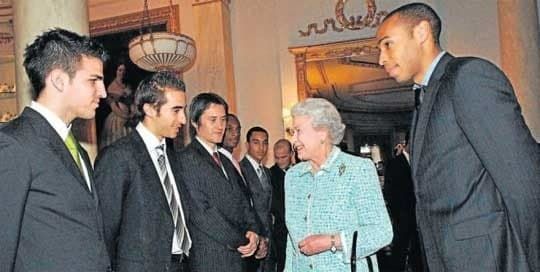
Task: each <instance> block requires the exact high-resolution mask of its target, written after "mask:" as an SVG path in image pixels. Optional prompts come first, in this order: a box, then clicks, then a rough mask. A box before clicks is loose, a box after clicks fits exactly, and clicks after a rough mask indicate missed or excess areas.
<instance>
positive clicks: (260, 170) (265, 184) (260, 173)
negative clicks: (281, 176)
mask: <svg viewBox="0 0 540 272" xmlns="http://www.w3.org/2000/svg"><path fill="white" fill-rule="evenodd" d="M257 176H259V180H260V181H261V185H262V187H263V189H264V190H269V189H270V182H269V181H268V176H267V175H266V173H265V171H264V168H263V166H262V165H259V167H258V168H257Z"/></svg>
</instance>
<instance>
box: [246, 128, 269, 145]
mask: <svg viewBox="0 0 540 272" xmlns="http://www.w3.org/2000/svg"><path fill="white" fill-rule="evenodd" d="M254 132H263V133H264V134H266V138H268V131H266V129H264V128H262V127H252V128H250V129H249V130H248V132H247V134H246V141H247V142H249V140H251V135H253V133H254Z"/></svg>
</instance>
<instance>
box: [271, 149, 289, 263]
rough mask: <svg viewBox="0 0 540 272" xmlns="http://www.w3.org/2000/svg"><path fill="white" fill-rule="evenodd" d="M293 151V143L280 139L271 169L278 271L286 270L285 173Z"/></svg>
mask: <svg viewBox="0 0 540 272" xmlns="http://www.w3.org/2000/svg"><path fill="white" fill-rule="evenodd" d="M293 156H294V154H293V150H292V145H291V142H289V141H288V140H287V139H279V140H278V141H277V142H276V143H275V144H274V162H275V164H274V165H273V166H272V167H270V176H271V180H272V207H271V209H270V212H271V213H272V216H273V219H274V220H273V221H274V227H273V229H272V241H273V242H274V247H273V251H272V252H273V253H275V254H276V255H275V256H276V257H275V258H276V263H277V271H278V272H281V271H283V269H284V268H285V255H286V254H285V251H286V250H285V249H286V246H287V234H288V231H287V226H286V225H285V190H284V181H285V172H286V171H287V169H289V167H291V166H292V159H293Z"/></svg>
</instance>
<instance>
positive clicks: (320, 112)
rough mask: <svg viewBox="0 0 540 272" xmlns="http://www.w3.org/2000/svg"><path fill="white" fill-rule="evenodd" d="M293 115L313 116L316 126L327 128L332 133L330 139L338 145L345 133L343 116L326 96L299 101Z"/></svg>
mask: <svg viewBox="0 0 540 272" xmlns="http://www.w3.org/2000/svg"><path fill="white" fill-rule="evenodd" d="M291 115H292V117H297V116H308V117H311V118H312V120H311V122H312V125H313V127H314V128H326V129H328V132H329V134H330V139H331V140H332V143H333V144H334V145H337V144H339V143H340V142H341V140H342V139H343V135H344V134H345V124H343V122H342V121H341V116H340V115H339V112H338V111H337V109H336V107H334V105H333V104H332V103H330V102H328V100H326V99H324V98H308V99H306V100H304V101H301V102H298V103H297V104H296V105H294V107H293V108H292V109H291Z"/></svg>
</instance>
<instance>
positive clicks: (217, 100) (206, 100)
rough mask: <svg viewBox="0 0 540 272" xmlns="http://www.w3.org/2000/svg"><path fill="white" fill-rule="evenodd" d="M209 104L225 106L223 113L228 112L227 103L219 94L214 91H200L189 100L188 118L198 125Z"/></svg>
mask: <svg viewBox="0 0 540 272" xmlns="http://www.w3.org/2000/svg"><path fill="white" fill-rule="evenodd" d="M211 104H216V105H222V106H223V107H224V108H225V114H229V105H227V102H226V101H225V99H223V98H222V97H221V96H219V95H218V94H215V93H200V94H198V95H197V96H195V97H194V98H193V100H191V104H190V105H189V120H190V121H191V122H193V123H196V124H197V125H199V121H200V119H201V116H202V115H203V113H204V111H205V110H206V109H208V108H209V107H210V105H211Z"/></svg>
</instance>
